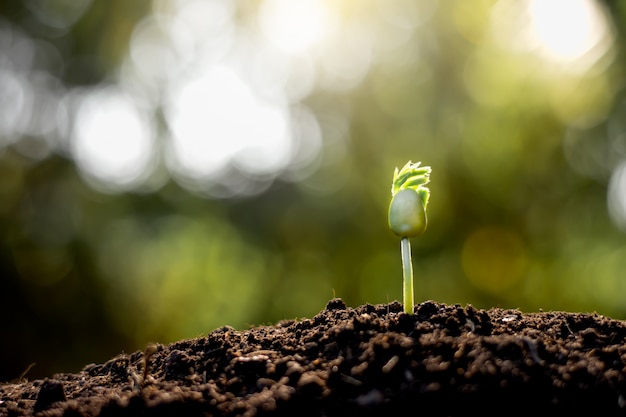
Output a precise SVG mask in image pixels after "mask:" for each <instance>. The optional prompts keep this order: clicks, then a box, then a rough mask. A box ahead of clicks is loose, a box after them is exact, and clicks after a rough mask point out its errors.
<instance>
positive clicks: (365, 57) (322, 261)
mask: <svg viewBox="0 0 626 417" xmlns="http://www.w3.org/2000/svg"><path fill="white" fill-rule="evenodd" d="M625 22H626V7H624V5H623V4H622V3H621V2H608V1H607V2H599V1H595V0H523V1H519V0H497V1H491V0H481V1H475V2H468V1H463V0H455V1H445V2H444V1H442V2H436V1H428V0H394V1H386V0H364V1H359V2H354V1H347V0H346V1H330V0H258V1H254V2H236V1H230V0H153V1H147V0H141V1H132V2H129V1H122V0H111V1H98V0H95V1H92V0H26V1H5V2H2V3H0V175H1V176H0V178H1V181H0V311H1V312H2V314H3V318H4V320H3V321H2V327H1V329H0V334H2V343H0V381H2V380H9V379H12V378H15V377H18V376H19V375H20V373H21V372H22V371H24V370H25V369H26V368H27V366H28V365H29V364H30V363H32V362H36V363H37V365H36V366H34V367H33V368H32V370H31V371H30V372H29V373H28V374H27V375H26V376H27V377H33V376H45V375H50V374H51V373H53V372H61V371H67V372H69V371H76V370H78V369H79V368H80V367H82V366H83V365H85V364H87V363H90V362H97V361H102V360H106V359H108V358H109V357H110V356H112V355H114V354H117V353H119V352H120V351H122V350H125V351H132V350H135V349H141V348H143V347H144V346H145V345H146V344H147V343H149V342H162V343H166V342H171V341H174V340H177V339H180V338H187V337H194V336H197V335H199V334H202V333H206V332H208V331H210V330H212V329H214V328H216V327H220V326H222V325H231V326H234V327H237V328H242V327H245V326H249V325H257V324H263V323H273V322H276V321H278V320H281V319H285V318H296V317H310V316H312V315H314V314H316V313H317V312H318V311H319V310H321V309H322V308H323V307H324V305H325V303H326V302H327V301H328V300H329V299H330V298H332V297H333V296H338V297H341V298H343V299H344V300H345V301H346V302H347V303H348V305H353V306H356V305H360V304H363V303H368V302H369V303H385V302H388V301H391V300H396V299H401V291H402V281H401V280H402V273H401V263H400V253H399V240H398V239H397V238H396V237H395V236H394V235H393V234H392V233H391V232H390V231H389V230H388V227H387V223H386V221H387V208H388V204H389V200H390V197H391V195H390V191H389V190H390V186H391V178H392V174H393V169H394V168H395V167H396V166H402V165H404V164H405V163H406V162H407V161H408V160H413V161H422V162H423V163H424V164H425V165H430V166H432V168H433V173H432V177H431V184H430V189H431V193H432V196H431V199H430V204H429V226H428V227H429V228H428V230H427V231H426V233H425V234H424V235H423V236H422V237H420V238H419V239H415V240H414V242H413V259H414V267H415V274H416V277H415V279H416V281H415V285H416V294H415V295H416V301H417V302H420V301H423V300H427V299H433V300H436V301H439V302H446V303H459V304H467V303H470V304H472V305H474V306H476V307H479V308H487V307H491V306H501V307H507V308H520V309H522V310H526V311H532V310H538V309H540V308H541V309H544V310H569V311H596V312H598V313H599V314H605V315H609V316H612V317H614V318H626V301H624V299H622V297H621V295H620V294H622V293H624V294H626V278H625V275H624V271H626V235H625V233H626V101H625V100H624V99H625V94H624V82H625V81H626V73H625V72H624V53H625V52H626V49H625V47H624V45H625V43H624V42H623V40H624V39H623V38H624V23H625Z"/></svg>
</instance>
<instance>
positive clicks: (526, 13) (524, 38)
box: [492, 0, 614, 74]
mask: <svg viewBox="0 0 626 417" xmlns="http://www.w3.org/2000/svg"><path fill="white" fill-rule="evenodd" d="M492 24H493V29H494V30H495V32H494V39H495V41H496V42H497V43H499V44H500V45H501V46H502V47H503V48H504V49H506V50H513V51H519V52H522V53H527V52H531V53H533V54H535V55H537V56H539V57H540V58H542V59H543V60H544V61H545V62H547V63H549V64H556V66H557V68H556V69H558V70H559V72H562V71H565V72H569V73H572V74H583V73H585V72H587V71H588V70H589V69H590V68H591V67H592V66H593V65H595V64H596V63H597V62H598V61H599V60H600V59H601V58H602V57H604V56H605V55H607V53H608V52H610V48H611V45H612V43H613V41H614V34H613V30H612V27H611V25H610V19H609V18H608V16H607V13H606V12H605V10H603V8H602V7H601V5H600V4H599V2H598V0H524V1H518V0H500V1H498V3H496V5H495V6H494V7H493V9H492ZM605 62H610V59H607V60H605ZM553 66H554V65H553Z"/></svg>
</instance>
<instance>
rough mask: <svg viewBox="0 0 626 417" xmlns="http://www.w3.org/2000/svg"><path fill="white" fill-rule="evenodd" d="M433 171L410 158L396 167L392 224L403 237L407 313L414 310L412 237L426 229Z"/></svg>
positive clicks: (403, 273)
mask: <svg viewBox="0 0 626 417" xmlns="http://www.w3.org/2000/svg"><path fill="white" fill-rule="evenodd" d="M430 171H431V169H430V167H427V166H423V167H422V166H420V162H416V163H413V162H411V161H409V162H407V163H406V165H405V166H404V167H402V169H401V170H398V168H396V169H395V171H394V173H393V182H392V185H391V203H390V204H389V228H390V229H391V231H392V232H394V233H395V234H396V235H398V236H400V237H401V238H402V239H401V241H400V250H401V253H402V276H403V280H404V284H403V291H402V298H403V300H402V301H403V303H404V311H405V312H406V313H408V314H412V313H413V266H412V264H411V242H410V240H409V238H411V237H416V236H420V235H421V234H422V233H424V231H425V230H426V225H427V223H428V221H427V218H426V206H427V204H428V198H429V197H430V190H429V189H428V188H427V187H425V185H426V184H428V182H429V181H430Z"/></svg>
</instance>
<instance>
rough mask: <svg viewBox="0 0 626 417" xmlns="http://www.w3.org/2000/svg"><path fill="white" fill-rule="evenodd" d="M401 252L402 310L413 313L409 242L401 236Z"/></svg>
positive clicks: (411, 265) (411, 266) (411, 267)
mask: <svg viewBox="0 0 626 417" xmlns="http://www.w3.org/2000/svg"><path fill="white" fill-rule="evenodd" d="M400 250H401V252H402V277H403V279H404V285H403V287H402V289H403V291H402V302H403V303H404V312H405V313H407V314H413V264H412V263H411V242H410V241H409V238H408V237H403V238H402V240H401V241H400Z"/></svg>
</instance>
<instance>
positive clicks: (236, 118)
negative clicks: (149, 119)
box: [166, 65, 291, 179]
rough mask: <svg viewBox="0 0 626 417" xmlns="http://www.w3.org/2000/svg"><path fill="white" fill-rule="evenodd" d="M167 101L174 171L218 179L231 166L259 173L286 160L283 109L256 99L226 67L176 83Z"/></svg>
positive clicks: (279, 166) (274, 168) (287, 139)
mask: <svg viewBox="0 0 626 417" xmlns="http://www.w3.org/2000/svg"><path fill="white" fill-rule="evenodd" d="M169 102H170V105H169V107H168V109H167V111H166V118H167V121H168V124H169V126H170V129H171V131H172V138H171V139H172V140H171V144H170V145H171V151H172V156H173V160H171V161H170V163H171V164H172V167H171V168H172V169H174V170H175V171H176V172H178V173H181V174H182V175H184V176H187V177H191V178H197V179H202V178H204V179H217V177H218V176H219V175H220V174H221V173H222V171H223V170H224V169H226V168H228V167H229V166H231V165H234V166H236V167H238V168H240V169H243V170H244V171H245V172H248V173H250V174H264V173H273V172H276V171H279V170H281V169H282V168H284V167H285V166H286V165H287V163H288V162H289V157H290V155H291V149H290V137H289V135H288V131H287V128H288V126H287V116H288V113H287V110H286V108H283V106H279V105H277V104H274V103H270V102H266V101H264V100H261V99H260V98H259V97H257V96H256V95H255V94H254V93H253V91H252V90H251V89H250V87H249V86H248V85H247V84H246V83H245V82H244V81H243V80H242V79H241V78H240V77H239V76H238V75H237V74H236V73H235V72H234V71H233V70H232V69H231V68H229V67H228V66H225V65H219V66H215V67H214V68H211V69H208V70H207V71H206V72H203V73H202V74H201V75H199V76H198V78H196V79H193V80H185V81H183V82H181V83H180V84H178V85H176V86H175V87H174V88H173V90H172V93H171V97H170V100H169Z"/></svg>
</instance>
